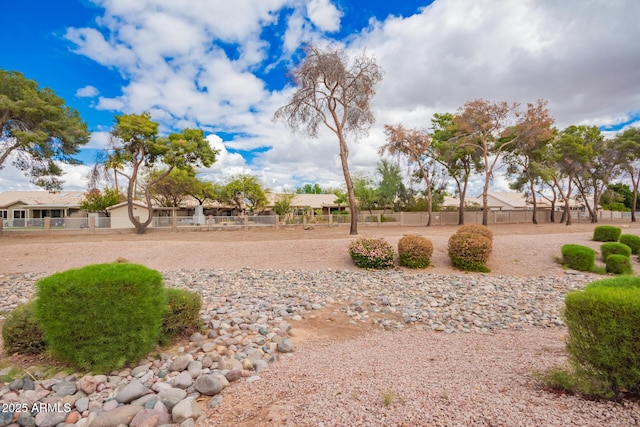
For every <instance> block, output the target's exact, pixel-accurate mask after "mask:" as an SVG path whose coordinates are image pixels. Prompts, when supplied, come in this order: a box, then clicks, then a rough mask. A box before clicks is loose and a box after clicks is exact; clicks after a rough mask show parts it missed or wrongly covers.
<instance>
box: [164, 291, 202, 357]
mask: <svg viewBox="0 0 640 427" xmlns="http://www.w3.org/2000/svg"><path fill="white" fill-rule="evenodd" d="M165 295H166V304H167V305H166V306H165V310H164V314H163V317H162V327H161V332H160V340H159V341H160V344H162V345H166V344H169V342H170V341H171V340H172V339H173V338H174V337H176V336H179V335H187V334H191V333H193V332H197V331H199V330H201V329H202V328H203V326H204V324H203V322H202V318H201V317H200V309H201V308H202V299H201V298H200V295H199V294H197V293H195V292H190V291H187V290H184V289H175V288H167V289H165Z"/></svg>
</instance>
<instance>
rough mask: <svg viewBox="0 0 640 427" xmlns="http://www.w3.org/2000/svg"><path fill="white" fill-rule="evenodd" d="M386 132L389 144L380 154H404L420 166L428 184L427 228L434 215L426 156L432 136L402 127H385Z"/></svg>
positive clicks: (420, 170)
mask: <svg viewBox="0 0 640 427" xmlns="http://www.w3.org/2000/svg"><path fill="white" fill-rule="evenodd" d="M384 131H385V133H386V134H387V140H388V141H389V142H387V143H386V144H385V145H383V146H382V147H380V148H379V149H378V153H379V154H384V153H385V152H389V154H392V155H395V154H402V155H404V156H406V157H407V159H408V160H409V162H410V163H416V164H417V165H418V169H419V173H420V175H421V176H422V177H423V178H424V181H425V183H426V184H427V189H426V192H427V206H428V208H427V209H428V211H429V219H427V227H429V226H430V225H431V217H432V213H433V198H432V192H431V178H430V171H429V170H428V167H427V162H426V156H427V150H428V149H429V144H431V136H429V134H428V133H427V132H424V131H419V130H417V129H405V128H404V126H402V125H401V124H400V125H395V126H391V125H384Z"/></svg>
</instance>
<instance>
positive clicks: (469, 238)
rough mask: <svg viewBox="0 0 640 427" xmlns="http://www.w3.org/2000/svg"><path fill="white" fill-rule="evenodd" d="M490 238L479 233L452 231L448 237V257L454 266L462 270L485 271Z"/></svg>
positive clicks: (486, 270)
mask: <svg viewBox="0 0 640 427" xmlns="http://www.w3.org/2000/svg"><path fill="white" fill-rule="evenodd" d="M490 254H491V240H490V239H488V238H487V237H485V236H483V235H481V234H471V233H458V232H456V233H454V234H452V235H451V237H450V238H449V259H450V260H451V264H453V266H454V267H456V268H459V269H460V270H464V271H477V272H483V273H487V272H489V271H491V270H490V269H489V267H487V265H486V264H487V260H488V259H489V255H490Z"/></svg>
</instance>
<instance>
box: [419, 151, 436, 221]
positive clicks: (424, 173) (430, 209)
mask: <svg viewBox="0 0 640 427" xmlns="http://www.w3.org/2000/svg"><path fill="white" fill-rule="evenodd" d="M418 166H420V170H421V171H422V177H423V178H424V181H425V183H426V184H427V210H428V214H429V218H428V219H427V227H430V226H431V217H432V216H433V194H432V191H431V180H430V179H429V173H428V172H427V170H426V168H425V167H424V165H423V164H422V162H421V161H420V160H419V159H418Z"/></svg>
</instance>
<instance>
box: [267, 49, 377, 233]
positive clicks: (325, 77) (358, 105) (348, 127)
mask: <svg viewBox="0 0 640 427" xmlns="http://www.w3.org/2000/svg"><path fill="white" fill-rule="evenodd" d="M305 53H306V57H305V58H304V60H303V61H302V63H301V64H300V65H299V66H298V67H297V68H296V69H294V70H293V71H292V72H291V75H292V77H293V83H294V85H295V86H296V91H295V92H294V94H293V96H292V97H291V99H290V100H289V103H288V104H287V105H285V106H283V107H280V108H279V109H278V110H277V111H276V113H275V115H274V119H276V120H282V121H283V122H284V123H285V124H286V125H287V126H288V127H289V128H291V129H293V130H294V131H301V132H302V133H303V134H304V135H307V136H309V137H312V138H316V137H317V136H318V129H319V127H320V126H325V127H326V128H327V129H329V130H330V131H331V132H333V133H334V134H335V135H336V137H337V138H338V143H339V146H340V161H341V163H342V172H343V174H344V180H345V184H346V187H347V195H348V197H349V209H350V211H351V227H350V231H349V232H350V234H358V216H357V215H356V198H355V193H354V188H353V182H352V179H351V174H350V173H349V162H348V158H349V146H348V145H347V139H346V137H347V135H349V134H352V135H354V136H356V137H357V136H359V135H364V134H366V133H367V132H368V130H369V127H370V126H371V125H372V124H373V123H374V121H375V118H374V116H373V113H372V112H371V105H370V103H371V99H372V98H373V96H374V95H375V87H376V85H377V84H378V82H380V80H381V79H382V71H381V70H380V68H379V67H378V65H377V64H376V61H375V59H373V58H370V57H367V56H366V55H365V54H364V53H363V54H362V55H360V56H357V57H356V58H355V59H354V60H353V62H350V61H349V58H348V57H347V55H346V54H345V52H344V50H342V49H340V48H335V47H329V48H327V49H325V50H322V49H320V48H318V47H317V46H315V45H313V44H311V45H308V46H307V47H306V49H305Z"/></svg>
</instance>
